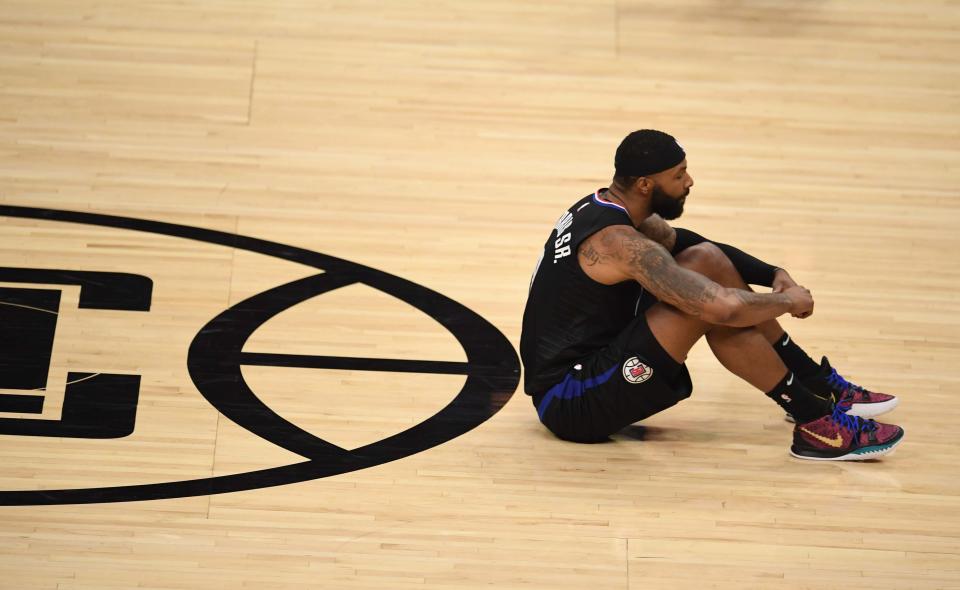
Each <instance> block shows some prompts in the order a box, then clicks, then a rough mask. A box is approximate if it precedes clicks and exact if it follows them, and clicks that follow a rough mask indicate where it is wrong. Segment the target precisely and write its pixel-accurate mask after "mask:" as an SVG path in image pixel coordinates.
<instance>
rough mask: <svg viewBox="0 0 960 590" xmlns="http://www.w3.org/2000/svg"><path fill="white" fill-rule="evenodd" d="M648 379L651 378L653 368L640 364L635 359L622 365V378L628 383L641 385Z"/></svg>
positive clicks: (638, 360)
mask: <svg viewBox="0 0 960 590" xmlns="http://www.w3.org/2000/svg"><path fill="white" fill-rule="evenodd" d="M650 377H653V367H651V366H649V365H645V364H643V363H641V362H640V359H638V358H637V357H632V358H630V359H628V360H627V362H625V363H623V378H624V379H626V380H627V381H629V382H630V383H643V382H644V381H646V380H647V379H649V378H650Z"/></svg>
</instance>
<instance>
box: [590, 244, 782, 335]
mask: <svg viewBox="0 0 960 590" xmlns="http://www.w3.org/2000/svg"><path fill="white" fill-rule="evenodd" d="M593 237H597V238H599V242H600V244H599V246H598V247H597V246H595V245H594V244H591V243H590V242H593V241H594V240H591V239H588V240H587V241H586V242H585V243H584V244H582V245H581V251H583V250H584V249H587V248H589V249H591V250H592V251H593V252H594V253H595V255H594V257H593V258H594V259H595V260H596V263H597V264H604V263H613V264H615V265H616V266H617V267H618V268H619V270H621V272H622V273H623V274H626V275H627V276H629V277H630V278H633V279H634V280H636V281H637V282H639V283H640V284H641V285H643V286H644V287H645V288H646V289H647V290H649V291H650V292H651V293H653V295H654V296H655V297H656V298H657V299H659V300H661V301H663V302H664V303H668V304H670V305H672V306H674V307H676V308H677V309H679V310H680V311H682V312H684V313H686V314H689V315H692V316H695V317H699V318H702V319H703V320H704V321H706V322H709V323H712V324H723V325H728V326H738V327H739V326H744V327H745V326H754V325H756V324H759V323H761V322H764V321H766V320H769V319H773V318H775V317H777V316H780V315H782V314H784V313H787V312H789V311H790V309H791V307H792V301H791V300H790V298H789V297H788V296H787V295H785V294H782V293H754V292H752V291H744V290H741V289H732V288H727V287H723V286H721V285H719V284H717V283H715V282H713V281H712V280H710V279H709V278H707V277H705V276H703V275H701V274H700V273H696V272H693V271H692V270H689V269H686V268H683V267H682V266H680V265H678V264H677V262H676V260H674V259H673V256H671V255H670V252H668V251H667V249H666V248H664V247H663V246H661V245H660V244H658V243H656V242H654V241H653V240H650V239H649V238H647V237H646V236H644V235H643V234H641V233H639V232H638V231H636V230H635V229H633V228H631V227H627V226H610V227H607V228H605V229H604V230H601V231H600V232H598V234H595V235H594V236H591V238H593Z"/></svg>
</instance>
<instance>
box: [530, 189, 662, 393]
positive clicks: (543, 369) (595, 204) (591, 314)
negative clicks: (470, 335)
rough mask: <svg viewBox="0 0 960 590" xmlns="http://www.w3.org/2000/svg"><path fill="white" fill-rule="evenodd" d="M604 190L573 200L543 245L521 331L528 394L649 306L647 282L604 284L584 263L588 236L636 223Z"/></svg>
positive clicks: (544, 385)
mask: <svg viewBox="0 0 960 590" xmlns="http://www.w3.org/2000/svg"><path fill="white" fill-rule="evenodd" d="M602 192H603V191H602V190H601V191H597V192H596V193H594V194H592V195H588V196H586V197H584V198H582V199H580V200H579V201H577V202H576V203H574V204H573V206H572V207H570V209H568V210H567V211H566V213H564V214H563V215H562V216H561V217H560V219H559V220H557V224H556V226H555V227H554V229H553V232H551V233H550V237H549V239H547V242H546V244H544V246H543V254H542V255H541V258H540V261H539V262H538V263H537V268H536V270H535V271H534V275H533V279H532V280H531V283H530V294H529V296H528V297H527V306H526V309H524V312H523V331H522V333H521V335H520V357H521V359H522V360H523V367H524V391H526V393H527V394H528V395H534V394H537V393H541V392H543V391H544V390H546V389H547V388H549V387H550V386H552V385H554V384H556V383H557V382H559V381H560V380H562V379H563V376H564V374H566V373H567V371H569V370H570V369H571V368H572V367H573V365H575V364H576V363H577V361H578V360H580V359H582V358H584V357H586V356H587V355H589V354H591V353H593V352H595V351H597V350H599V349H600V348H603V347H604V346H607V345H608V344H610V342H611V341H612V340H613V339H614V338H615V337H616V336H617V334H619V333H620V331H622V330H623V329H624V328H625V327H626V325H627V324H628V323H629V322H630V320H631V319H633V318H634V317H635V316H636V314H637V313H639V312H640V311H641V310H642V309H644V307H646V305H641V297H642V295H643V287H642V286H641V285H640V284H639V283H637V282H636V281H633V280H628V281H624V282H622V283H618V284H616V285H604V284H601V283H598V282H596V281H594V280H593V279H591V278H590V277H588V276H587V275H586V273H584V272H583V269H582V268H580V262H579V261H578V260H577V248H578V247H579V246H580V243H581V242H583V240H585V239H586V238H588V237H590V236H591V235H593V234H594V233H596V232H598V231H600V230H601V229H603V228H605V227H607V226H610V225H629V226H630V227H633V222H632V221H631V220H630V216H629V215H628V214H627V210H626V209H624V208H623V207H621V206H620V205H617V204H615V203H610V202H608V201H605V200H602V199H600V198H599V197H600V195H601V194H602ZM653 301H655V300H653Z"/></svg>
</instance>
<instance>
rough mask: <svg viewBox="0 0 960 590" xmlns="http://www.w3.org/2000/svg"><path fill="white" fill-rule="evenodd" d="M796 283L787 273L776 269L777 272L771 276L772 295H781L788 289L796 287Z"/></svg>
mask: <svg viewBox="0 0 960 590" xmlns="http://www.w3.org/2000/svg"><path fill="white" fill-rule="evenodd" d="M796 286H797V282H796V281H794V280H793V278H792V277H791V276H790V274H789V273H787V271H785V270H783V269H782V268H778V269H777V272H776V273H774V275H773V292H774V293H783V292H784V291H785V290H787V289H789V288H790V287H796Z"/></svg>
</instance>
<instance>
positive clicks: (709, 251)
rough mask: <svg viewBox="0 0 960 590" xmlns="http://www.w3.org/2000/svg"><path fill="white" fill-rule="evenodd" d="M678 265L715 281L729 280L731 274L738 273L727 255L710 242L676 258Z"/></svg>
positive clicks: (690, 248)
mask: <svg viewBox="0 0 960 590" xmlns="http://www.w3.org/2000/svg"><path fill="white" fill-rule="evenodd" d="M676 259H677V264H679V265H680V266H682V267H684V268H687V269H690V270H692V271H695V272H698V273H700V274H702V275H705V276H707V277H710V278H711V279H713V280H714V281H717V282H720V280H721V279H724V278H729V275H730V272H734V273H735V272H736V269H735V268H734V267H733V263H732V262H730V259H729V258H727V255H726V254H724V253H723V251H722V250H721V249H720V248H718V247H717V246H716V245H715V244H712V243H710V242H701V243H699V244H697V245H696V246H690V247H689V248H687V249H686V250H684V251H683V252H680V253H679V254H677V256H676Z"/></svg>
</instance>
